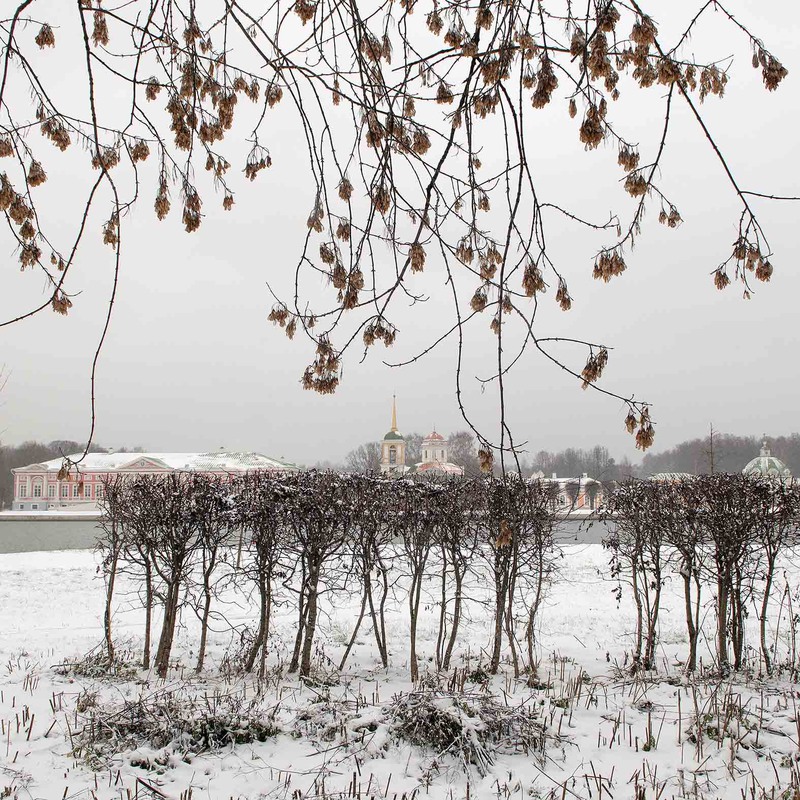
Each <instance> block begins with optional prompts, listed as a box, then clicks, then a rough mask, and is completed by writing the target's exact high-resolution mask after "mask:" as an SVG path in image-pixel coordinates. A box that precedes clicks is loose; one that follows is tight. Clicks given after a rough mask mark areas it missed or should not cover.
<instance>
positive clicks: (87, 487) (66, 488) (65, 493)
mask: <svg viewBox="0 0 800 800" xmlns="http://www.w3.org/2000/svg"><path fill="white" fill-rule="evenodd" d="M70 486H71V487H72V491H71V492H70ZM93 486H94V484H91V483H84V484H83V486H81V485H80V484H78V483H72V484H70V483H62V484H61V497H83V498H92V497H95V498H97V499H100V498H102V497H103V486H102V485H100V484H98V485H97V486H96V487H95V488H94V489H93V488H92V487H93ZM42 492H43V484H42V483H41V482H38V483H34V484H33V489H32V491H31V494H30V496H31V497H42V496H43V494H42ZM28 496H29V495H28V484H27V483H20V484H19V488H18V490H17V497H28ZM47 496H48V497H55V496H56V484H54V483H49V484H48V485H47Z"/></svg>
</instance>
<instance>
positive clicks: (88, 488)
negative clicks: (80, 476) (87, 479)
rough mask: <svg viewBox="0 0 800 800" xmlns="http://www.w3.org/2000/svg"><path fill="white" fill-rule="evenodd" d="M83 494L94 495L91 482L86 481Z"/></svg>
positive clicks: (86, 495)
mask: <svg viewBox="0 0 800 800" xmlns="http://www.w3.org/2000/svg"><path fill="white" fill-rule="evenodd" d="M83 496H84V497H91V496H92V484H91V483H84V484H83Z"/></svg>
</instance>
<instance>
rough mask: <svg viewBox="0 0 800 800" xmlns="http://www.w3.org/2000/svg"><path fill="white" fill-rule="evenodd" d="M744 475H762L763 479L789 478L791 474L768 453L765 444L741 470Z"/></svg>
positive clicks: (780, 462) (779, 461)
mask: <svg viewBox="0 0 800 800" xmlns="http://www.w3.org/2000/svg"><path fill="white" fill-rule="evenodd" d="M742 472H743V473H744V474H745V475H763V476H764V477H765V478H791V477H792V473H791V471H790V470H789V468H788V467H787V466H786V464H784V463H783V461H781V460H780V459H779V458H775V456H773V455H772V453H770V451H769V448H768V447H767V443H766V442H764V443H763V444H762V446H761V452H760V453H759V454H758V455H757V456H756V457H755V458H754V459H753V460H752V461H749V462H748V463H747V465H746V466H745V468H744V469H743V470H742Z"/></svg>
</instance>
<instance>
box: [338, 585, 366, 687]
mask: <svg viewBox="0 0 800 800" xmlns="http://www.w3.org/2000/svg"><path fill="white" fill-rule="evenodd" d="M366 610H367V587H366V585H365V586H364V593H363V594H362V595H361V611H360V612H359V614H358V619H357V620H356V626H355V628H353V635H352V636H351V637H350V641H349V642H348V643H347V649H346V650H345V651H344V655H343V656H342V660H341V661H340V662H339V672H341V671H342V670H343V669H344V665H345V664H346V663H347V657H348V656H349V655H350V651H351V650H352V649H353V645H354V644H355V643H356V636H358V630H359V628H360V627H361V621H362V620H363V619H364V614H365V613H366Z"/></svg>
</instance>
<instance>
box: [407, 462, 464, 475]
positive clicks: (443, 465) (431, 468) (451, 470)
mask: <svg viewBox="0 0 800 800" xmlns="http://www.w3.org/2000/svg"><path fill="white" fill-rule="evenodd" d="M414 470H415V471H416V472H446V473H448V474H452V475H463V474H464V467H459V466H458V464H453V463H452V462H450V461H425V462H422V463H420V464H417V465H416V466H415V467H414Z"/></svg>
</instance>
